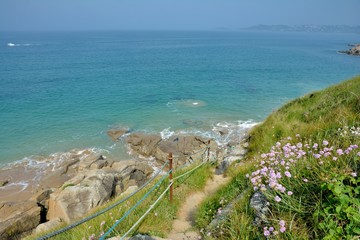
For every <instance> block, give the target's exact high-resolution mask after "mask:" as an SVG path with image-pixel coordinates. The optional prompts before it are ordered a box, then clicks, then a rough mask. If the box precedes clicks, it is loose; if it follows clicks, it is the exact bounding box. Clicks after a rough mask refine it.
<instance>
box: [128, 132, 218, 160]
mask: <svg viewBox="0 0 360 240" xmlns="http://www.w3.org/2000/svg"><path fill="white" fill-rule="evenodd" d="M126 142H127V143H128V145H129V147H130V149H131V150H132V152H135V153H136V154H139V155H141V156H144V157H154V158H155V159H156V161H157V162H158V163H160V164H163V163H164V162H165V161H166V160H167V158H168V155H169V153H172V154H173V156H174V160H175V162H174V164H175V165H182V164H184V163H185V162H187V161H190V162H191V161H194V160H197V159H199V158H200V157H201V156H202V155H203V154H204V152H205V150H206V147H207V146H208V142H209V139H206V138H202V137H198V136H186V135H179V136H171V137H169V138H167V139H162V138H161V137H160V136H159V135H153V134H145V133H133V134H130V135H129V136H128V137H127V139H126ZM210 148H211V149H213V151H215V150H216V148H217V144H216V142H214V141H211V142H210ZM201 150H203V151H201ZM195 153H197V154H195Z"/></svg>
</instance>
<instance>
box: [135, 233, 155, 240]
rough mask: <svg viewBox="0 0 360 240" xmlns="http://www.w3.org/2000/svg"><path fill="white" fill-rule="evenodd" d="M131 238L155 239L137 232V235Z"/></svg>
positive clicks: (140, 239)
mask: <svg viewBox="0 0 360 240" xmlns="http://www.w3.org/2000/svg"><path fill="white" fill-rule="evenodd" d="M129 240H155V238H152V237H150V236H149V235H142V234H137V235H136V236H133V237H131V238H129Z"/></svg>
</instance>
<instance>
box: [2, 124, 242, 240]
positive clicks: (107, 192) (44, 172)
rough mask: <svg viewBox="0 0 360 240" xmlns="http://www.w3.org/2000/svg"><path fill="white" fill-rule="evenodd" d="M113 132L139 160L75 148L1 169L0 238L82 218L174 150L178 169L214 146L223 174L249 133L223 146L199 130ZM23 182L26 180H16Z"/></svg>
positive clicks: (238, 155)
mask: <svg viewBox="0 0 360 240" xmlns="http://www.w3.org/2000/svg"><path fill="white" fill-rule="evenodd" d="M222 131H224V130H222ZM222 131H219V134H223V132H222ZM108 135H109V136H110V137H111V138H112V139H113V140H114V141H117V140H118V139H119V138H122V139H123V140H124V141H125V143H126V144H127V147H128V148H129V150H130V152H131V155H132V156H134V159H131V160H121V161H117V160H114V159H110V158H109V157H108V156H106V155H103V154H99V153H97V152H94V151H92V150H91V149H85V150H81V151H79V150H73V151H71V152H69V154H67V155H66V157H63V158H61V161H51V159H50V160H49V159H46V160H42V159H39V161H38V162H37V164H38V165H40V166H41V168H33V167H31V166H29V164H21V163H19V164H15V165H14V166H13V167H12V168H8V169H0V183H1V185H0V187H1V191H2V195H1V197H0V238H1V239H17V238H20V237H21V236H22V235H24V234H29V233H32V232H33V231H35V232H37V233H39V232H42V231H46V230H48V229H50V228H53V227H54V226H57V225H59V224H61V223H63V222H66V223H70V222H73V221H76V220H78V219H81V218H82V217H83V216H85V215H86V214H87V213H88V212H89V211H90V210H91V209H93V208H95V207H97V206H100V205H102V204H104V203H105V202H107V201H109V200H110V199H112V198H114V197H116V196H119V195H120V194H129V193H130V192H132V191H135V190H136V189H137V188H138V187H139V186H141V185H142V184H143V183H144V182H145V181H146V180H147V179H148V178H149V177H150V176H151V175H152V174H154V173H155V172H156V171H157V169H159V167H160V166H162V165H163V163H164V162H165V161H166V160H167V156H168V153H169V152H171V153H173V156H174V166H175V168H176V167H179V166H182V165H184V164H186V163H192V162H193V161H195V160H197V159H200V157H201V155H202V154H203V153H204V151H205V150H206V148H207V147H210V152H209V155H208V156H209V157H210V158H211V159H216V160H218V161H219V167H218V169H217V172H218V173H221V172H223V171H224V170H225V169H226V167H227V166H229V165H230V163H231V162H233V161H235V160H238V159H241V158H242V157H243V156H244V155H245V154H246V148H247V138H248V137H247V135H246V134H244V135H243V136H241V137H240V138H239V137H237V138H236V139H234V140H233V141H229V143H228V144H227V145H226V146H218V144H217V143H216V142H215V141H213V139H210V138H205V137H201V136H196V135H173V136H170V137H169V138H167V139H163V138H162V137H161V136H160V134H146V133H141V132H132V133H130V132H129V130H127V129H114V130H110V131H109V132H108ZM19 182H20V183H21V182H23V183H24V184H23V185H21V184H17V185H16V184H15V183H19ZM25 183H26V184H25Z"/></svg>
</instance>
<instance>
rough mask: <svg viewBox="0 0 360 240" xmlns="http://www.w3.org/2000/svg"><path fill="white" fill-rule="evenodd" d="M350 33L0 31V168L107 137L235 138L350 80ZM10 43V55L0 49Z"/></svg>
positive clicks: (115, 149)
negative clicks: (119, 132)
mask: <svg viewBox="0 0 360 240" xmlns="http://www.w3.org/2000/svg"><path fill="white" fill-rule="evenodd" d="M359 39H360V35H359V34H330V33H327V34H324V33H274V32H220V31H219V32H185V31H182V32H180V31H179V32H171V31H158V32H154V31H118V32H0V120H1V123H0V133H1V138H0V163H2V164H5V163H10V162H14V161H17V160H21V159H31V158H32V157H34V156H48V155H49V154H54V153H61V152H67V151H70V150H72V149H83V148H95V149H102V150H104V151H107V152H109V153H111V154H113V155H115V156H118V157H119V158H121V157H122V158H124V157H126V154H125V155H124V146H123V143H122V142H118V143H114V142H112V141H111V140H110V138H109V137H108V136H107V134H106V131H107V130H109V129H111V128H113V127H128V128H130V129H132V130H134V131H147V132H161V133H162V136H164V137H166V136H167V135H169V134H172V133H173V132H179V131H180V132H196V133H202V134H208V135H211V134H212V133H213V130H214V128H216V127H219V126H222V127H228V128H229V129H235V130H241V129H243V128H246V127H248V126H250V125H251V124H252V123H256V122H260V121H262V120H264V119H265V118H266V116H267V115H268V114H270V113H271V112H272V111H273V110H274V109H276V108H278V107H280V106H281V105H282V104H284V103H285V102H287V101H289V100H291V99H293V98H296V97H299V96H301V95H304V94H306V93H308V92H311V91H314V90H319V89H322V88H324V87H327V86H329V85H331V84H335V83H338V82H340V81H342V80H345V79H348V78H351V77H354V76H356V75H358V74H359V73H360V58H359V57H353V56H346V55H342V54H339V53H337V51H338V50H344V49H348V48H349V47H348V46H347V44H349V43H357V42H359ZM9 43H10V44H9Z"/></svg>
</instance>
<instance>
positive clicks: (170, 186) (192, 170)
mask: <svg viewBox="0 0 360 240" xmlns="http://www.w3.org/2000/svg"><path fill="white" fill-rule="evenodd" d="M208 151H209V147H208V146H207V147H206V148H205V152H204V153H203V154H202V155H201V156H202V158H203V156H204V155H205V154H206V153H207V155H209V154H208V153H209V152H208ZM169 162H170V166H172V154H171V153H170V154H169ZM207 163H208V161H202V162H201V163H200V164H199V165H197V166H196V167H194V168H192V169H190V170H189V171H187V172H185V173H183V174H181V175H180V176H177V177H175V178H173V179H172V178H170V183H169V185H168V186H167V188H166V189H165V190H164V191H163V192H162V194H161V195H160V196H159V197H158V198H157V199H156V200H155V202H154V203H153V204H152V205H150V207H149V208H148V209H147V211H146V212H145V213H144V214H143V215H142V216H141V217H140V218H139V219H138V220H137V221H136V222H135V223H134V224H133V225H132V226H131V228H130V229H129V230H128V231H127V232H126V233H125V234H124V235H123V236H122V237H121V238H120V240H123V239H125V237H127V236H128V235H129V234H130V233H131V232H132V231H133V230H134V229H135V227H136V226H138V225H139V224H140V223H141V221H142V220H143V219H144V218H145V217H146V216H147V215H148V214H149V213H150V211H151V210H152V209H153V208H154V207H155V206H156V204H157V203H158V202H159V201H160V200H161V199H162V198H163V197H164V195H165V193H166V192H167V191H169V190H171V188H172V186H173V184H174V182H175V181H176V180H178V179H180V178H182V177H184V176H186V175H188V174H190V173H192V172H194V171H195V170H197V169H198V168H200V167H201V166H203V165H204V164H207ZM170 168H171V167H170ZM171 170H172V169H170V171H171ZM170 171H169V172H170ZM168 174H170V173H168ZM171 195H172V194H171V193H170V201H171V200H172V196H171ZM116 226H117V223H116V224H114V225H113V226H112V227H111V228H110V229H109V230H108V231H107V232H106V233H105V234H106V235H105V234H104V235H103V236H102V237H101V238H100V240H104V239H105V237H106V236H107V235H108V234H109V233H110V232H112V231H113V230H114V228H115V227H116Z"/></svg>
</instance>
